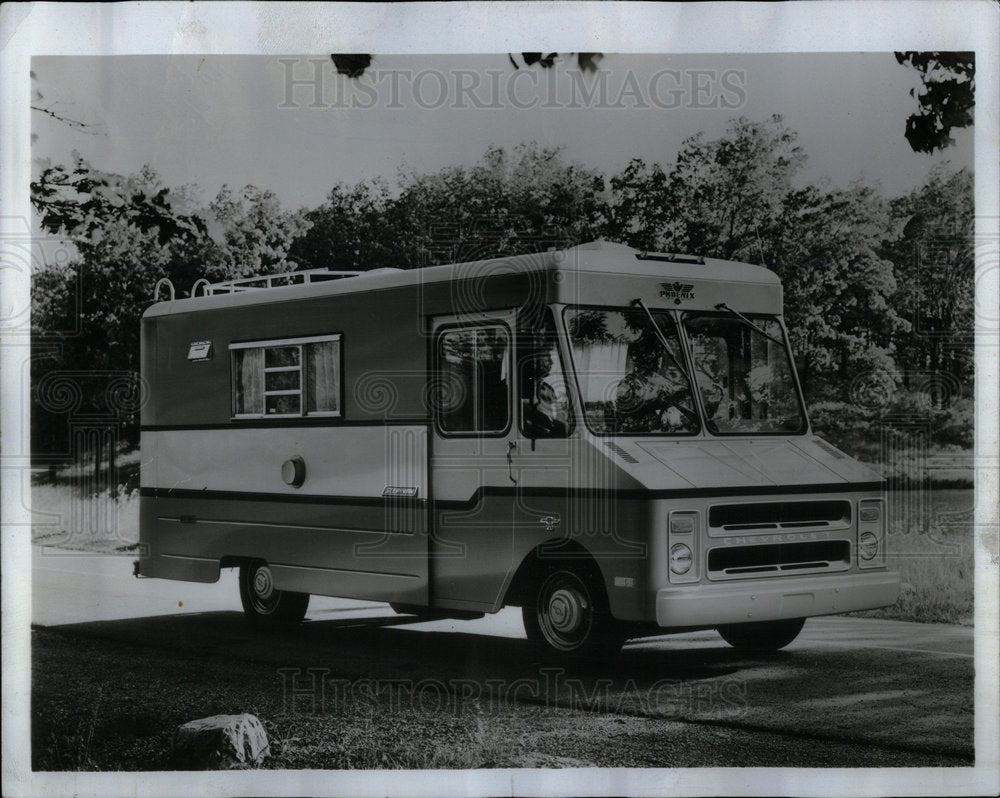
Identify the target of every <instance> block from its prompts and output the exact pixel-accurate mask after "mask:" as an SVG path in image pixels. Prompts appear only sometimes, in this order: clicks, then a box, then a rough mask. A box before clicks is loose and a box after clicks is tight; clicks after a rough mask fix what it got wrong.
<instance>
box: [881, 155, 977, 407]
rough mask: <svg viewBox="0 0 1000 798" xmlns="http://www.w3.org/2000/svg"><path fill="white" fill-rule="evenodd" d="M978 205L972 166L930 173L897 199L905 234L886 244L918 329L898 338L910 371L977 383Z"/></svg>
mask: <svg viewBox="0 0 1000 798" xmlns="http://www.w3.org/2000/svg"><path fill="white" fill-rule="evenodd" d="M974 208H975V205H974V198H973V179H972V174H971V173H970V172H969V171H968V170H967V169H962V170H960V171H958V172H953V173H949V172H948V171H947V169H946V168H945V167H938V168H936V169H935V170H934V171H932V172H931V174H930V176H929V178H928V180H927V182H926V183H925V184H924V185H923V186H921V187H920V188H917V189H914V190H913V191H911V192H910V193H909V194H907V195H906V196H904V197H901V198H899V199H898V200H896V201H895V202H893V203H892V216H893V219H894V220H895V222H896V227H897V229H900V228H901V233H900V234H899V236H898V238H895V239H890V240H888V241H887V242H886V245H885V248H884V251H885V255H886V257H888V258H890V259H891V260H892V261H893V264H894V267H895V270H896V275H897V279H898V280H899V284H900V286H901V291H900V303H899V305H900V310H901V312H902V313H903V315H905V317H906V318H907V319H908V320H909V321H910V324H911V325H912V334H911V335H907V336H905V337H904V338H900V339H899V340H898V347H899V349H900V353H901V360H902V364H903V366H904V368H905V370H906V372H907V373H913V374H925V375H926V374H929V375H938V374H946V375H949V377H950V378H951V380H952V382H953V383H954V382H957V383H959V384H962V385H965V386H966V388H967V390H970V389H971V381H972V372H973V347H972V343H973V330H974V323H975V307H974V303H975V283H974V275H975V257H974V256H975V253H974V239H973V234H974V230H975V210H974Z"/></svg>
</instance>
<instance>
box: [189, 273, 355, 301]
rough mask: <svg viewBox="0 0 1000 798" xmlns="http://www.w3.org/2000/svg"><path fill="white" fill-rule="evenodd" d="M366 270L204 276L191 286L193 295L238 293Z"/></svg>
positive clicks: (329, 278)
mask: <svg viewBox="0 0 1000 798" xmlns="http://www.w3.org/2000/svg"><path fill="white" fill-rule="evenodd" d="M359 274H364V272H345V271H333V270H331V269H304V270H302V271H298V272H283V273H282V274H268V275H259V276H257V277H239V278H237V279H235V280H223V281H222V282H220V283H210V282H209V281H208V280H206V279H204V278H202V279H201V280H198V281H197V282H196V283H195V284H194V286H193V287H192V288H191V296H198V289H199V288H201V289H202V292H203V293H202V296H214V295H215V294H237V293H240V292H241V291H256V290H259V289H261V288H282V287H284V286H289V285H305V284H306V283H322V282H326V281H329V280H340V279H343V278H344V277H357V276H358V275H359Z"/></svg>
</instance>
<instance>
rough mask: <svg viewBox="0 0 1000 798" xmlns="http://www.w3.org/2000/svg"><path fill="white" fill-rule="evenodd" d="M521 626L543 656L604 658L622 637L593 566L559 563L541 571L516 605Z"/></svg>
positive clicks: (565, 659) (558, 659) (567, 659)
mask: <svg viewBox="0 0 1000 798" xmlns="http://www.w3.org/2000/svg"><path fill="white" fill-rule="evenodd" d="M521 616H522V619H523V620H524V630H525V632H526V633H527V635H528V639H529V640H530V641H531V642H532V643H534V645H535V647H536V648H537V649H538V652H539V654H540V655H541V656H542V658H543V659H546V660H552V661H556V662H574V661H580V660H587V659H596V660H601V659H607V658H610V657H612V656H613V655H614V654H616V653H617V652H618V650H619V649H620V648H621V646H622V643H623V642H624V636H623V635H622V632H621V629H620V628H619V627H618V625H617V624H616V623H615V620H614V618H612V617H611V612H610V610H609V608H608V599H607V594H606V593H605V590H604V585H603V584H602V582H601V580H600V577H599V576H598V575H597V574H595V573H594V569H592V568H578V567H572V566H569V565H558V566H555V567H552V568H549V569H547V570H546V571H544V572H543V573H542V574H541V576H540V578H539V579H538V580H537V581H536V583H535V588H534V590H532V591H531V593H530V595H529V597H528V600H527V601H525V603H524V606H523V607H522V608H521Z"/></svg>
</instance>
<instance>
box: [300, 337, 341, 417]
mask: <svg viewBox="0 0 1000 798" xmlns="http://www.w3.org/2000/svg"><path fill="white" fill-rule="evenodd" d="M305 350H306V412H307V413H336V412H338V411H339V410H340V341H322V342H320V343H315V344H306V347H305Z"/></svg>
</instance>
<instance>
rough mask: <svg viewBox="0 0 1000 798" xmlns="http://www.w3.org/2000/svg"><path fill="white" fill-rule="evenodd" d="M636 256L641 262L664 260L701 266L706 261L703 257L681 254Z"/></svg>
mask: <svg viewBox="0 0 1000 798" xmlns="http://www.w3.org/2000/svg"><path fill="white" fill-rule="evenodd" d="M635 256H636V258H638V259H639V260H662V261H666V262H667V263H695V264H697V265H699V266H704V265H705V259H704V258H703V257H701V255H682V254H681V253H679V252H637V253H635Z"/></svg>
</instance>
